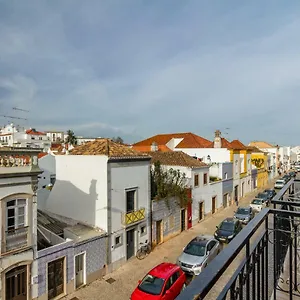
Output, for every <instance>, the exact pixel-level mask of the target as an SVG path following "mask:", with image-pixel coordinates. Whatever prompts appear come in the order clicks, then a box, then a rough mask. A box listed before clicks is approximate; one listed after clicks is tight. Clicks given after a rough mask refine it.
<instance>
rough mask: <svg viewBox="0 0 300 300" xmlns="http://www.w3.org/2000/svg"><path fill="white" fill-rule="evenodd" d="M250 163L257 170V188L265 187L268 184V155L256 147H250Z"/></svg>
mask: <svg viewBox="0 0 300 300" xmlns="http://www.w3.org/2000/svg"><path fill="white" fill-rule="evenodd" d="M251 148H252V153H251V162H252V165H253V166H255V167H256V169H257V188H262V187H265V186H266V185H267V184H268V180H269V179H268V178H269V177H268V154H267V153H265V152H263V151H261V150H259V149H258V148H256V147H251Z"/></svg>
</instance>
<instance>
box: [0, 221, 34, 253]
mask: <svg viewBox="0 0 300 300" xmlns="http://www.w3.org/2000/svg"><path fill="white" fill-rule="evenodd" d="M28 244H29V243H28V227H22V228H18V229H14V230H9V231H6V232H5V247H4V249H3V250H4V251H2V252H3V253H5V252H11V251H13V250H18V249H21V248H25V247H27V246H28Z"/></svg>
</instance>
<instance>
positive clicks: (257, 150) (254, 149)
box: [247, 146, 264, 153]
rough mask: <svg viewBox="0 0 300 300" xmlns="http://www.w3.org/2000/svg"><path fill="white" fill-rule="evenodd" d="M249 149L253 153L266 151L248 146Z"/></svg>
mask: <svg viewBox="0 0 300 300" xmlns="http://www.w3.org/2000/svg"><path fill="white" fill-rule="evenodd" d="M247 149H248V150H251V151H252V152H257V153H264V151H261V150H260V149H258V148H257V147H254V146H247Z"/></svg>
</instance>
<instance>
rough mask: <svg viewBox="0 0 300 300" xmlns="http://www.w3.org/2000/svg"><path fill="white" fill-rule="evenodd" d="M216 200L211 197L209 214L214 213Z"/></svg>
mask: <svg viewBox="0 0 300 300" xmlns="http://www.w3.org/2000/svg"><path fill="white" fill-rule="evenodd" d="M216 200H217V197H216V196H215V197H212V199H211V213H212V214H214V213H215V212H216Z"/></svg>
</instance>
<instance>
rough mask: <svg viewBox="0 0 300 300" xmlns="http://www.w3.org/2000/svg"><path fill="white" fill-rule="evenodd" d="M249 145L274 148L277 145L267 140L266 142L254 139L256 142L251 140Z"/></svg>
mask: <svg viewBox="0 0 300 300" xmlns="http://www.w3.org/2000/svg"><path fill="white" fill-rule="evenodd" d="M249 146H254V147H257V148H274V147H275V146H273V145H271V144H269V143H267V142H264V141H254V142H251V143H250V144H249Z"/></svg>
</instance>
